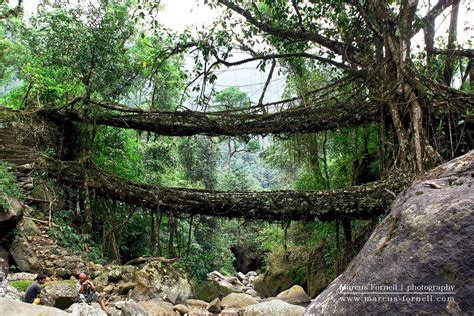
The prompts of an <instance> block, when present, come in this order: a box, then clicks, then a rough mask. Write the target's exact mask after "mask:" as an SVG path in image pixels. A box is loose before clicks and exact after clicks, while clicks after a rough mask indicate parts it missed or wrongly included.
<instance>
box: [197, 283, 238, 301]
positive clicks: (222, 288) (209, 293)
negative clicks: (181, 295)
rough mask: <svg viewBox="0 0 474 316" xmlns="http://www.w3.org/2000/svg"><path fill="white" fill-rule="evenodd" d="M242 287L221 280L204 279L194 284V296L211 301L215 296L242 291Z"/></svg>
mask: <svg viewBox="0 0 474 316" xmlns="http://www.w3.org/2000/svg"><path fill="white" fill-rule="evenodd" d="M244 289H245V288H244V287H239V286H235V285H232V284H230V283H229V282H227V281H225V280H222V281H217V280H206V281H203V282H201V283H199V284H198V285H197V286H196V297H197V298H198V299H200V300H203V301H208V302H209V301H212V300H213V299H215V298H216V297H223V296H227V295H229V294H230V293H243V290H244Z"/></svg>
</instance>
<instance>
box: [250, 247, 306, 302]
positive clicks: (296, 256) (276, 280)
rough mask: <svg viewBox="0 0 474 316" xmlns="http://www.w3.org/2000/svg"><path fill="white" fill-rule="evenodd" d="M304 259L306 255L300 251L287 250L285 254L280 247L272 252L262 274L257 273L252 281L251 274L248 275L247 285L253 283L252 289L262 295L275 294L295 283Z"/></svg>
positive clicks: (270, 295)
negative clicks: (265, 269)
mask: <svg viewBox="0 0 474 316" xmlns="http://www.w3.org/2000/svg"><path fill="white" fill-rule="evenodd" d="M305 261H306V257H303V256H302V255H301V253H299V252H295V253H291V252H289V253H286V254H285V252H284V250H283V248H282V249H280V251H276V252H274V253H272V255H271V258H270V259H269V260H268V262H269V264H268V267H267V271H266V272H265V273H264V274H263V275H262V274H260V275H258V276H257V277H256V278H255V279H254V281H252V276H249V284H248V285H250V286H251V285H252V284H253V288H254V290H256V291H257V292H258V293H260V295H261V296H262V297H273V296H276V295H277V294H278V293H280V292H281V291H283V290H286V289H288V288H290V287H291V286H293V285H294V284H295V279H296V276H297V272H298V270H299V268H300V266H301V264H302V263H303V262H305ZM299 285H302V284H299Z"/></svg>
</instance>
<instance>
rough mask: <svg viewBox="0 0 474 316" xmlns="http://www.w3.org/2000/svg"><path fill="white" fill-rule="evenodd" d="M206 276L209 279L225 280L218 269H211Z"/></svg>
mask: <svg viewBox="0 0 474 316" xmlns="http://www.w3.org/2000/svg"><path fill="white" fill-rule="evenodd" d="M207 278H208V279H210V280H216V279H217V280H219V281H220V280H225V276H223V275H222V273H220V272H219V271H212V272H209V273H208V274H207Z"/></svg>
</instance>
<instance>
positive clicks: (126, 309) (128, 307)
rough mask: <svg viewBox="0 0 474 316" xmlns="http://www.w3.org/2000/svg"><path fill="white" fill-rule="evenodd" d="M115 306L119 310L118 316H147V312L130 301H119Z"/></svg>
mask: <svg viewBox="0 0 474 316" xmlns="http://www.w3.org/2000/svg"><path fill="white" fill-rule="evenodd" d="M115 306H116V307H117V308H118V309H120V311H121V312H120V314H119V315H120V316H148V315H149V314H147V312H146V311H145V310H144V309H143V308H142V307H140V306H139V305H138V303H137V302H135V301H133V300H131V301H127V302H125V301H121V302H117V303H116V304H115Z"/></svg>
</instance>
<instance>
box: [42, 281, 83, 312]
mask: <svg viewBox="0 0 474 316" xmlns="http://www.w3.org/2000/svg"><path fill="white" fill-rule="evenodd" d="M77 302H79V292H78V291H77V289H76V287H75V286H73V285H70V284H60V283H59V284H52V285H49V286H46V287H45V288H44V289H43V290H42V291H41V303H42V304H44V305H47V306H54V307H56V308H59V309H67V308H68V307H70V306H71V305H72V304H74V303H77Z"/></svg>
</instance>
